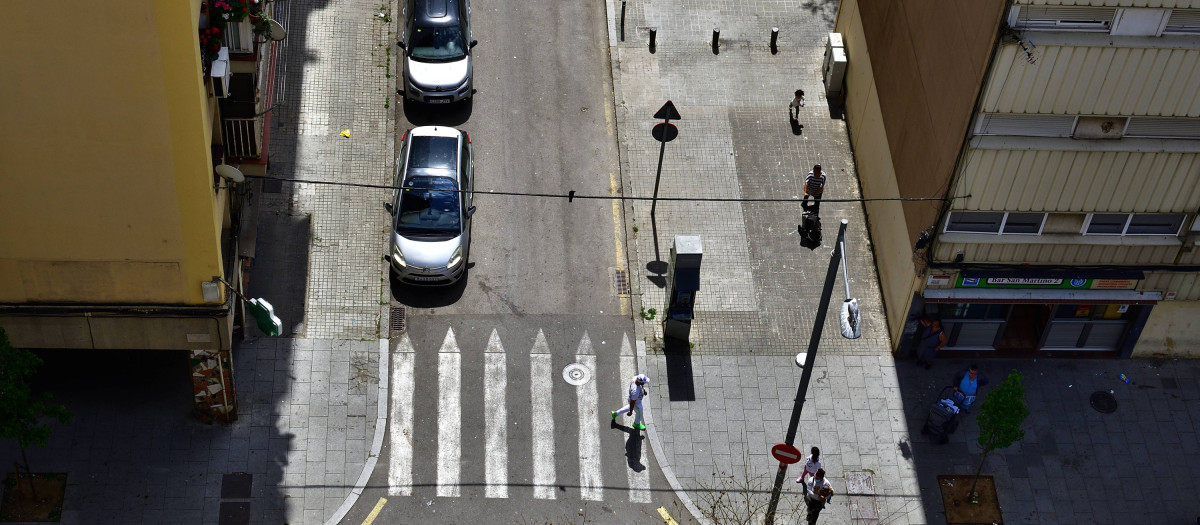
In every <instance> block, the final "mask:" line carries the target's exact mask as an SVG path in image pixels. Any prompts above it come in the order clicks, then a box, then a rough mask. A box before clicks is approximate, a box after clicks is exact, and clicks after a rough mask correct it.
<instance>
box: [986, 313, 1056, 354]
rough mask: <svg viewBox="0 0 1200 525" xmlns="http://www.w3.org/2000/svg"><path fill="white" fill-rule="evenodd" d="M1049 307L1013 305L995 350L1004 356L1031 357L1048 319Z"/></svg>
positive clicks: (1035, 350)
mask: <svg viewBox="0 0 1200 525" xmlns="http://www.w3.org/2000/svg"><path fill="white" fill-rule="evenodd" d="M1050 313H1051V308H1050V305H1045V304H1014V305H1012V311H1011V312H1010V313H1009V316H1008V322H1007V323H1005V327H1004V333H1003V334H1002V335H1001V336H1000V340H999V341H997V343H996V349H997V350H999V351H1000V352H1003V353H1004V354H1005V355H1006V356H1019V355H1031V354H1033V353H1035V352H1037V349H1038V343H1039V342H1040V341H1041V340H1042V333H1044V332H1045V330H1046V320H1047V319H1049V318H1050Z"/></svg>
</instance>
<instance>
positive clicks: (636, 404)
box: [612, 374, 650, 430]
mask: <svg viewBox="0 0 1200 525" xmlns="http://www.w3.org/2000/svg"><path fill="white" fill-rule="evenodd" d="M649 384H650V378H648V377H646V374H638V375H637V377H635V378H633V381H632V382H631V383H629V406H626V407H621V408H620V409H618V410H613V411H612V418H613V421H616V420H617V416H618V415H620V414H625V415H626V416H628V415H629V414H631V413H633V412H635V411H636V412H637V417H635V418H634V420H633V428H636V429H638V430H646V425H645V424H644V423H642V398H643V397H645V396H646V385H649Z"/></svg>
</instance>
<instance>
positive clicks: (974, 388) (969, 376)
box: [954, 364, 988, 414]
mask: <svg viewBox="0 0 1200 525" xmlns="http://www.w3.org/2000/svg"><path fill="white" fill-rule="evenodd" d="M987 383H988V379H987V376H984V375H983V374H980V373H979V365H976V364H972V365H971V366H970V367H969V368H967V369H966V370H961V371H959V372H958V373H957V374H954V392H955V397H956V398H958V401H959V407H960V408H962V409H963V411H964V412H966V413H968V414H970V413H971V405H973V404H974V403H975V397H976V396H978V395H979V387H981V386H983V385H986V384H987Z"/></svg>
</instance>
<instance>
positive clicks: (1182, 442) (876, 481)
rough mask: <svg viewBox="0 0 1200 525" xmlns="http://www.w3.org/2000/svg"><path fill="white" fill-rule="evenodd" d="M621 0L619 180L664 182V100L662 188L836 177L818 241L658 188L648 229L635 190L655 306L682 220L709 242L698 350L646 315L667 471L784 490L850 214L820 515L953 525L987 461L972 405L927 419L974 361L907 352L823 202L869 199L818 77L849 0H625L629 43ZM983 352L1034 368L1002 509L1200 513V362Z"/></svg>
mask: <svg viewBox="0 0 1200 525" xmlns="http://www.w3.org/2000/svg"><path fill="white" fill-rule="evenodd" d="M608 7H609V35H610V44H611V46H612V47H611V55H612V60H613V64H612V67H613V76H614V86H615V98H616V102H617V104H616V105H617V108H618V113H617V117H618V118H617V123H618V129H619V132H620V141H621V142H620V145H621V153H622V170H623V178H624V179H623V181H624V184H625V186H624V188H625V193H626V195H632V196H637V197H648V196H650V195H651V193H652V191H653V186H654V175H655V168H656V163H657V161H658V144H657V143H656V142H654V141H653V140H652V139H651V138H650V127H651V126H653V124H654V123H655V120H654V119H653V118H651V115H652V114H653V113H654V112H655V110H657V109H658V108H659V107H660V106H661V105H662V104H663V103H664V102H665V101H667V100H671V101H673V102H674V104H675V105H676V107H677V108H678V111H679V112H680V114H681V115H682V117H683V120H681V121H678V122H675V124H676V125H677V126H678V127H679V138H678V139H677V140H675V141H674V142H671V143H669V144H667V147H666V156H665V161H664V163H663V176H662V187H661V189H660V196H664V197H679V196H694V197H723V198H724V197H740V198H747V199H749V198H765V197H771V198H797V197H799V196H801V195H802V194H803V192H802V189H801V184H802V182H803V177H804V175H805V174H807V172H808V171H809V169H811V167H812V165H813V164H814V163H821V164H822V165H823V166H824V168H825V171H826V173H827V175H828V178H829V182H828V184H827V186H826V192H825V196H826V198H827V199H826V201H825V203H824V204H823V205H822V207H821V210H822V213H821V216H822V219H823V222H824V237H825V239H824V241H825V242H824V245H823V246H821V247H819V248H818V249H817V250H816V251H813V252H810V251H809V250H807V249H805V248H802V247H800V246H799V242H798V239H797V237H796V225H797V224H798V223H799V216H800V209H799V206H798V205H795V204H788V203H754V202H742V203H705V202H688V203H681V202H660V203H659V204H658V208H657V213H656V216H657V217H656V219H657V220H656V223H655V224H651V218H650V214H649V203H648V202H644V201H636V202H635V203H634V204H633V205H632V206H627V208H626V213H627V216H628V217H629V218H630V219H631V224H632V225H634V226H636V227H637V228H638V229H637V231H636V232H633V231H632V228H631V229H630V230H631V235H633V236H634V237H635V239H634V240H633V241H631V242H630V246H631V247H633V248H635V250H636V251H635V252H633V253H631V264H630V267H631V269H632V273H631V281H632V283H633V285H634V286H635V287H636V289H635V290H634V294H635V295H634V296H635V297H640V302H641V306H642V307H644V308H656V309H658V310H659V311H662V309H663V302H664V294H665V291H664V290H663V289H661V288H660V287H659V286H660V285H661V284H660V283H661V282H659V283H656V282H655V280H654V279H652V277H654V275H653V273H651V272H649V271H648V268H647V265H648V263H651V262H652V261H655V260H656V259H662V260H666V259H667V257H668V254H669V250H670V247H671V242H672V238H673V236H674V235H678V234H694V235H700V236H701V238H702V240H703V244H704V251H705V253H704V262H703V269H702V277H701V289H700V291H699V293H698V295H697V299H696V304H697V312H696V315H697V320H696V321H694V322H693V325H692V332H691V333H692V337H691V342H692V343H694V346H693V347H692V348H691V349H690V352H688V354H690V355H682V356H681V355H680V354H674V353H673V354H670V355H665V354H664V353H663V351H662V350H661V344H660V343H659V341H660V339H661V334H662V327H661V324H660V322H659V321H660V319H656V320H655V321H653V322H646V323H642V324H641V327H640V329H641V334H642V336H643V338H644V340H645V341H646V342H647V343H648V348H649V350H648V354H647V355H645V359H644V360H643V362H642V365H641V366H643V367H644V371H646V372H647V373H649V374H650V375H651V376H652V377H655V378H658V381H659V384H660V385H662V387H661V388H658V389H652V390H651V395H650V397H649V407H650V410H649V413H650V414H651V418H652V419H651V424H650V428H651V431H652V433H653V434H655V435H656V439H657V440H658V442H659V444H661V446H658V447H656V449H655V453H656V455H657V456H658V459H659V461H660V463H662V464H663V465H664V468H665V469H666V470H668V478H671V477H672V476H674V478H675V479H676V480H677V482H678V485H680V486H681V487H682V489H683V490H684V492H685V494H687V495H688V496H689V498H690V499H691V500H692V501H693V502H694V503H695V504H697V505H699V506H701V507H705V506H706V505H705V504H706V502H708V501H711V498H709V497H708V494H709V493H710V492H709V489H714V488H715V489H721V488H733V485H737V484H739V483H745V482H746V481H747V480H750V483H751V484H752V485H753V486H754V487H755V488H757V489H759V490H769V489H770V485H771V482H772V481H773V477H774V472H775V468H776V466H777V463H776V462H775V461H774V460H772V459H771V458H770V456H769V452H768V451H769V448H770V446H771V445H772V444H774V443H777V442H780V441H782V440H783V436H784V433H785V430H786V426H787V421H788V419H789V417H790V412H791V408H792V401H793V399H794V396H795V393H796V387H797V384H798V383H799V379H800V369H799V368H798V367H796V366H795V365H794V363H793V360H792V357H793V355H794V354H795V353H797V352H800V351H804V350H805V349H806V348H807V345H808V340H809V336H810V333H811V327H812V323H813V317H814V314H815V309H816V302H817V298H818V297H819V296H820V291H821V287H822V285H823V282H824V276H825V272H826V270H827V264H828V262H829V257H830V255H831V251H832V250H831V248H832V243H833V242H834V239H835V237H836V233H837V222H838V220H839V219H841V218H846V219H848V220H849V221H850V225H849V230H848V234H847V250H848V256H847V257H848V262H849V270H850V279H851V288H852V291H853V294H854V296H856V297H857V298H858V299H859V301H860V303H861V304H862V306H863V315H864V318H863V323H864V324H863V337H862V338H861V339H858V340H854V341H850V340H846V339H843V338H842V337H841V336H840V335H839V330H838V326H837V307H838V303H839V302H840V300H841V299H842V298H843V288H842V283H841V277H840V275H839V278H838V282H837V284H836V286H835V289H834V292H833V297H832V303H833V304H832V307H833V308H831V312H830V316H829V318H828V319H827V321H826V325H825V329H824V332H823V338H822V339H821V345H820V349H819V352H818V358H817V364H816V368H815V369H814V371H813V376H812V383H811V385H810V387H809V391H808V395H807V400H808V401H807V402H806V404H805V409H804V412H803V416H802V418H801V424H800V432H799V435H798V438H797V442H796V444H797V446H799V447H800V448H801V449H802V450H804V451H807V449H808V448H809V447H811V446H812V445H814V444H815V445H819V446H820V447H821V448H822V451H823V455H824V461H825V465H826V468H827V469H828V470H829V471H830V478H831V481H832V482H833V483H834V486H835V487H836V488H837V489H838V490H839V493H841V494H843V496H840V497H838V498H835V500H834V503H833V504H832V505H831V507H830V508H829V509H828V510H827V511H826V512H824V513H823V514H822V515H821V522H822V523H851V522H853V523H856V524H858V523H863V524H866V523H889V524H893V523H914V524H916V523H944V522H945V515H944V512H943V509H942V500H941V496H940V494H939V493H938V492H937V490H936V476H937V475H940V474H969V473H973V472H974V468H975V467H976V466H977V465H978V460H979V458H980V450H979V447H978V445H977V444H974V443H975V438H976V437H977V435H978V430H977V427H975V425H974V420H973V416H968V417H967V418H966V419H965V423H964V424H963V426H962V427H961V428H960V430H959V431H958V432H957V433H956V434H955V435H954V436H952V439H951V441H950V443H949V444H946V445H934V444H932V443H930V441H929V440H928V439H927V438H926V436H922V435H921V434H920V433H919V430H920V428H921V425H922V424H923V423H924V421H925V417H926V415H927V413H928V407H929V405H930V404H931V403H932V402H933V399H934V397H935V396H936V395H937V392H938V391H939V390H940V388H941V387H943V386H945V385H946V384H948V383H949V382H950V380H951V377H952V375H953V373H954V372H955V371H956V370H957V369H959V368H963V367H965V366H966V365H967V364H968V363H967V362H965V361H959V362H939V363H938V364H937V365H936V366H935V367H934V369H933V370H932V371H926V370H923V369H918V368H915V367H913V365H912V364H911V361H907V360H901V361H899V362H898V363H897V362H896V361H895V360H894V359H893V357H892V356H891V355H890V352H889V351H888V348H889V347H890V344H889V342H888V339H887V334H886V331H885V329H884V319H883V312H882V311H880V310H879V306H878V305H880V304H881V301H880V298H879V290H878V287H877V284H876V283H877V277H876V275H875V265H874V261H873V258H872V257H873V256H872V253H871V250H870V245H869V239H868V238H867V232H866V224H865V218H864V215H863V212H862V207H861V205H860V204H858V203H832V202H829V201H828V199H837V198H857V197H858V196H859V192H858V186H857V182H856V175H855V173H854V163H853V159H852V154H851V151H850V147H849V139H848V136H847V131H846V128H845V124H844V121H842V120H840V118H839V116H838V115H837V114H836V111H834V110H831V108H830V107H829V105H828V104H827V103H826V102H825V100H824V89H823V87H822V85H821V77H820V65H821V59H822V54H823V46H824V39H825V34H826V33H827V32H828V31H829V30H830V29H831V28H832V26H833V17H834V15H835V13H836V2H833V1H829V2H823V3H810V2H805V3H801V4H800V5H796V3H794V2H783V1H767V2H750V3H737V4H731V3H728V2H721V1H717V0H685V1H682V2H665V1H649V2H629V3H628V4H627V12H626V23H625V25H626V32H625V36H626V41H625V42H620V41H619V38H618V34H619V33H618V31H619V27H620V26H619V18H618V17H619V15H620V9H621V4H620V2H619V1H617V0H609V1H608ZM651 26H655V27H657V30H658V34H657V49H656V53H653V54H651V53H650V52H649V51H648V49H647V45H646V44H647V38H648V34H647V28H648V27H651ZM714 27H720V28H721V47H720V54H719V55H714V54H713V52H712V50H711V48H710V39H711V36H712V33H711V32H712V30H713V28H714ZM771 27H779V28H780V30H781V32H780V41H779V54H777V55H772V54H771V53H770V50H769V48H768V42H769V40H768V39H769V34H770V28H771ZM797 88H800V89H804V91H805V92H806V94H807V99H808V105H807V107H805V108H803V109H802V111H801V116H800V119H799V121H800V124H802V126H803V128H802V129H801V130H796V129H794V128H793V126H791V125H790V124H789V122H788V120H787V109H786V108H787V103H788V102H789V101H790V98H791V93H792V91H793V90H795V89H797ZM796 132H798V133H799V134H797V133H796ZM655 227H657V234H658V235H657V237H658V246H657V247H656V246H655V243H654V236H653V233H652V232H653V231H654V228H655ZM656 248H657V249H656ZM639 292H640V294H641V295H640V296H639V295H637V294H638V293H639ZM981 363H982V364H983V366H984V369H985V371H987V372H988V373H989V374H991V375H992V376H993V384H992V386H995V385H996V384H997V383H998V382H999V381H1001V380H1002V379H1003V375H1004V374H1005V372H1006V371H1007V370H1009V369H1011V368H1013V367H1016V368H1019V369H1021V370H1023V371H1025V373H1026V391H1027V400H1028V403H1029V406H1030V409H1031V415H1030V417H1029V419H1028V420H1027V424H1026V425H1025V428H1026V433H1027V434H1026V438H1025V441H1024V442H1022V443H1020V444H1018V445H1015V446H1013V447H1011V448H1009V449H1007V450H1003V451H999V452H994V453H993V454H992V455H991V456H989V460H988V464H987V465H986V466H985V471H984V472H985V474H991V475H994V476H995V477H996V483H997V486H998V490H999V497H1000V502H1001V505H1002V507H1003V508H1004V518H1005V520H1006V522H1008V523H1079V524H1085V523H1121V522H1127V521H1131V520H1132V519H1133V517H1134V516H1142V515H1145V513H1147V512H1149V513H1150V514H1149V515H1148V516H1149V517H1150V518H1152V519H1149V520H1147V521H1146V522H1147V523H1151V522H1153V523H1191V522H1193V521H1195V520H1196V516H1197V515H1200V504H1197V503H1196V502H1197V501H1200V496H1198V495H1200V492H1197V491H1196V489H1195V488H1194V487H1193V485H1194V483H1193V482H1192V480H1191V477H1190V476H1189V475H1188V474H1189V473H1190V472H1193V471H1195V469H1196V468H1198V467H1200V455H1198V452H1200V450H1198V445H1197V439H1196V437H1197V434H1196V432H1197V430H1198V429H1197V427H1196V425H1197V424H1198V423H1200V417H1198V416H1200V414H1198V413H1197V412H1198V410H1200V409H1198V408H1197V406H1198V405H1200V403H1197V401H1198V400H1200V388H1198V387H1200V385H1197V380H1196V378H1197V372H1200V366H1197V365H1196V363H1191V362H1182V363H1181V362H1175V361H1172V362H1165V363H1164V362H1154V361H1142V360H1139V361H1093V360H1049V361H1048V360H1045V359H1043V360H1040V361H1033V360H1029V361H1016V362H1013V361H981ZM1130 370H1139V371H1141V370H1144V371H1145V373H1144V374H1143V373H1141V372H1138V375H1139V376H1145V380H1144V381H1142V384H1136V385H1134V386H1128V385H1124V384H1122V383H1120V381H1119V380H1118V379H1116V378H1117V375H1118V374H1120V373H1122V372H1128V371H1130ZM1160 374H1161V375H1162V376H1163V379H1162V380H1161V381H1160V379H1159V377H1158V376H1159V375H1160ZM1150 376H1154V377H1150ZM689 381H690V383H691V386H692V387H693V388H692V390H693V391H694V396H692V395H689V394H690V392H689V389H688V388H687V385H688V383H689ZM1160 382H1161V385H1160V384H1159V383H1160ZM1108 389H1114V391H1115V392H1116V394H1117V397H1118V399H1119V402H1120V403H1121V407H1120V408H1119V410H1118V412H1117V413H1115V414H1111V415H1103V414H1100V413H1098V412H1096V411H1095V410H1093V409H1092V408H1091V407H1090V406H1089V404H1088V396H1089V395H1090V394H1091V393H1092V392H1093V391H1096V390H1104V391H1107V390H1108ZM747 465H749V467H747ZM796 470H797V469H796V468H792V469H790V471H789V472H790V473H791V476H789V477H790V478H791V479H790V480H789V481H788V483H787V484H786V485H785V490H786V491H787V492H786V493H785V496H784V498H783V500H782V502H781V504H780V509H781V513H780V518H781V522H782V523H795V522H799V521H801V520H802V514H797V513H796V512H794V510H795V509H796V507H797V506H799V505H800V501H799V496H798V493H797V492H796V490H795V489H794V487H795V486H796V485H795V483H794V481H793V480H794V479H795V476H796V475H797V473H796ZM719 475H732V476H733V478H725V479H732V480H733V485H731V484H730V483H729V482H725V481H721V479H720V477H719ZM863 477H869V478H870V482H871V485H872V487H873V488H871V489H870V490H861V489H860V490H859V491H858V494H859V495H853V496H852V495H849V494H846V492H847V491H848V487H847V481H848V480H850V479H851V478H863ZM1131 486H1135V487H1138V488H1137V490H1136V491H1134V492H1133V493H1132V494H1130V495H1129V496H1128V498H1126V497H1124V496H1118V494H1121V490H1122V488H1123V487H1131ZM1160 492H1161V493H1162V495H1163V497H1162V499H1163V500H1164V501H1163V502H1162V503H1159V502H1158V501H1156V500H1157V499H1158V497H1157V494H1159V493H1160ZM759 496H760V497H764V498H765V496H764V495H763V494H762V493H759ZM851 503H853V504H854V505H855V506H856V509H857V510H856V511H855V512H856V514H855V515H853V516H852V515H851V510H850V508H849V507H850V504H851Z"/></svg>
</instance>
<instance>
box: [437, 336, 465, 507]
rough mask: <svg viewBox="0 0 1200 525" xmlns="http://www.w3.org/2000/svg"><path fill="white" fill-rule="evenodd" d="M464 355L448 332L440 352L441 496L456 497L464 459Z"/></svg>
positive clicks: (438, 480) (439, 441)
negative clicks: (462, 377) (462, 399)
mask: <svg viewBox="0 0 1200 525" xmlns="http://www.w3.org/2000/svg"><path fill="white" fill-rule="evenodd" d="M461 374H462V354H460V353H459V351H458V342H457V341H455V340H454V330H451V329H446V340H445V341H444V342H442V349H441V350H440V351H439V352H438V457H437V470H438V472H437V495H438V496H440V497H443V498H456V497H458V496H459V494H460V493H461V492H462V486H461V485H460V484H459V469H460V464H459V462H460V459H461V458H462V406H461V405H460V404H459V400H460V397H461V394H460V391H461V388H462V385H461V383H462V379H461Z"/></svg>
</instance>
